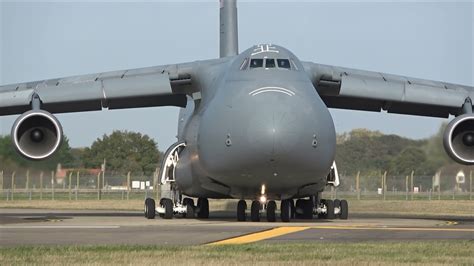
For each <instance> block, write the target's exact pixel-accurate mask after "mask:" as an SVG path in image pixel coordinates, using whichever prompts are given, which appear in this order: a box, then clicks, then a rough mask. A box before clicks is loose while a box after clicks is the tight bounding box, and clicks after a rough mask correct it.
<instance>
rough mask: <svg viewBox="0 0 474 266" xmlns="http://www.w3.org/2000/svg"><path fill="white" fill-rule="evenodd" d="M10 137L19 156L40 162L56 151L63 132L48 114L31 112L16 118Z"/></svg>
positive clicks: (54, 119) (39, 111)
mask: <svg viewBox="0 0 474 266" xmlns="http://www.w3.org/2000/svg"><path fill="white" fill-rule="evenodd" d="M11 135H12V140H13V144H14V145H15V148H16V149H17V151H18V152H19V153H20V154H21V155H23V156H24V157H26V158H28V159H31V160H42V159H46V158H48V157H49V156H51V155H53V154H54V152H56V151H57V149H58V148H59V146H60V145H61V142H62V136H63V130H62V128H61V124H60V123H59V121H58V120H57V119H56V117H54V116H53V115H52V114H50V113H49V112H46V111H44V110H32V111H28V112H26V113H24V114H22V115H21V116H20V117H18V119H17V120H16V121H15V123H14V124H13V128H12V134H11Z"/></svg>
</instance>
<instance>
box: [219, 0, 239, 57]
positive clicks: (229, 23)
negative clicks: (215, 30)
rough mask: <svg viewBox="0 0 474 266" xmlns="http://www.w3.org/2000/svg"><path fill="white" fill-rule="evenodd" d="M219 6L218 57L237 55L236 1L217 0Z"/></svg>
mask: <svg viewBox="0 0 474 266" xmlns="http://www.w3.org/2000/svg"><path fill="white" fill-rule="evenodd" d="M219 4H220V17H219V19H220V27H219V32H220V38H219V46H220V53H219V56H220V57H221V58H222V57H226V56H234V55H238V54H239V36H238V35H239V33H238V30H237V0H219Z"/></svg>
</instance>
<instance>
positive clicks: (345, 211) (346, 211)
mask: <svg viewBox="0 0 474 266" xmlns="http://www.w3.org/2000/svg"><path fill="white" fill-rule="evenodd" d="M340 206H341V214H340V216H339V217H340V218H341V219H343V220H347V217H349V204H348V203H347V200H341V205H340Z"/></svg>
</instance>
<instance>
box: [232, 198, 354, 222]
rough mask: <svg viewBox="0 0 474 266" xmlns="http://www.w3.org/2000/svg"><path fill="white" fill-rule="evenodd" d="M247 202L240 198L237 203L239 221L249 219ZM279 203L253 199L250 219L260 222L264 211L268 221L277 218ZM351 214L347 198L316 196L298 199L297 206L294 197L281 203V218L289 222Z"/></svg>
mask: <svg viewBox="0 0 474 266" xmlns="http://www.w3.org/2000/svg"><path fill="white" fill-rule="evenodd" d="M246 210H247V203H246V201H245V200H239V202H238V203H237V221H240V222H243V221H246V220H247V213H246ZM276 210H277V204H276V202H275V201H273V200H270V201H267V202H264V203H262V202H260V201H257V200H254V201H252V204H251V206H250V221H252V222H259V221H260V220H261V216H262V214H263V213H266V220H267V221H268V222H275V221H276V220H277V213H276ZM348 216H349V205H348V204H347V201H346V200H338V199H336V200H334V201H333V200H330V199H321V200H317V198H316V197H310V198H309V199H298V200H296V206H295V204H294V201H293V199H285V200H282V201H281V204H280V219H281V221H282V222H289V221H290V220H291V219H293V218H296V219H313V217H317V218H319V219H336V218H339V219H347V218H348Z"/></svg>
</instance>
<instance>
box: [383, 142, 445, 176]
mask: <svg viewBox="0 0 474 266" xmlns="http://www.w3.org/2000/svg"><path fill="white" fill-rule="evenodd" d="M388 171H389V173H390V174H391V175H399V176H406V175H410V173H411V172H412V171H415V173H416V174H417V175H433V174H434V173H435V171H436V170H435V169H433V168H432V166H431V165H430V164H428V156H427V155H426V153H425V152H424V151H423V149H421V148H418V147H413V146H410V147H407V148H406V149H404V150H403V151H402V152H400V153H399V154H398V155H397V156H395V157H394V158H393V159H392V160H391V161H390V167H389V169H388Z"/></svg>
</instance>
